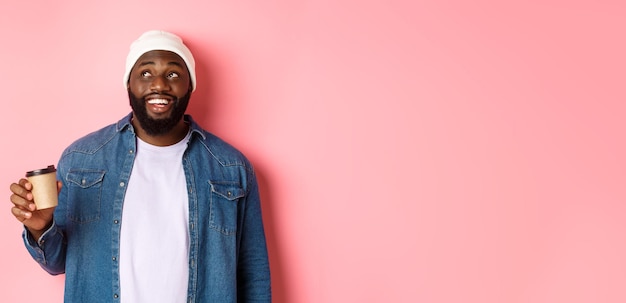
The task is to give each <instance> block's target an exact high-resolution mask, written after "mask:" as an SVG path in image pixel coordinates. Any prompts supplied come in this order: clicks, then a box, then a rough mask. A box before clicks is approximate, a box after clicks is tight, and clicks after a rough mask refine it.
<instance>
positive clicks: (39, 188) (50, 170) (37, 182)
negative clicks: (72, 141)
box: [26, 165, 59, 209]
mask: <svg viewBox="0 0 626 303" xmlns="http://www.w3.org/2000/svg"><path fill="white" fill-rule="evenodd" d="M56 171H57V170H56V168H54V165H50V166H48V167H47V168H43V169H37V170H33V171H29V172H27V173H26V178H27V179H28V182H30V183H31V184H32V185H33V190H32V191H31V192H32V193H33V200H34V202H35V205H37V209H46V208H50V207H55V206H57V205H58V204H59V193H58V190H57V174H56Z"/></svg>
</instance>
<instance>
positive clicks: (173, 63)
mask: <svg viewBox="0 0 626 303" xmlns="http://www.w3.org/2000/svg"><path fill="white" fill-rule="evenodd" d="M155 64H156V63H154V61H142V62H140V63H139V65H138V66H139V67H141V66H146V65H155ZM167 65H175V66H179V67H181V68H183V65H182V64H180V63H179V62H176V61H170V62H167Z"/></svg>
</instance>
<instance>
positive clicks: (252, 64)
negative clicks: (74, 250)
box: [0, 0, 626, 303]
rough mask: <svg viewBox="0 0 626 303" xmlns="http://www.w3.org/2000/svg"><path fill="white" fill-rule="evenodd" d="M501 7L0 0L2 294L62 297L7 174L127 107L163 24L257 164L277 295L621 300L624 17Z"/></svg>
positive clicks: (604, 7) (202, 97)
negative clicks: (135, 52)
mask: <svg viewBox="0 0 626 303" xmlns="http://www.w3.org/2000/svg"><path fill="white" fill-rule="evenodd" d="M470 2H471V4H470ZM504 2H507V3H508V4H504ZM513 2H514V1H495V0H494V1H485V0H478V1H409V0H406V1H400V0H385V1H383V0H380V1H368V0H365V1H356V0H354V1H349V0H341V1H337V0H335V1H329V0H308V1H306V0H295V1H294V0H289V1H287V0H282V1H281V0H273V1H272V0H270V1H192V0H177V1H174V2H172V1H108V2H106V4H101V5H95V4H92V3H91V2H90V1H82V0H80V1H79V0H59V1H43V0H41V1H3V3H2V5H1V8H0V12H1V13H0V14H1V15H2V18H0V37H2V48H1V50H0V54H2V72H0V83H2V94H3V98H2V99H3V102H2V106H3V111H2V112H3V113H4V115H3V117H2V119H0V132H1V138H2V143H1V144H2V158H1V161H2V163H1V167H2V174H0V184H2V186H3V187H4V193H5V195H6V196H5V203H6V204H5V210H4V211H2V212H0V227H1V228H0V237H1V239H0V242H1V243H2V258H1V259H0V268H2V277H3V279H2V281H3V282H2V283H1V284H0V292H1V293H2V301H3V302H44V300H47V301H46V302H61V300H62V294H63V277H62V276H61V277H51V276H48V275H47V274H46V273H44V271H43V270H41V269H40V268H39V267H38V265H37V264H36V263H35V262H34V261H32V260H31V259H30V256H28V254H27V253H26V251H25V249H24V248H23V245H22V242H21V238H20V232H21V228H22V227H21V225H20V224H19V223H18V222H17V221H15V219H14V218H13V216H12V215H11V214H10V203H9V200H8V196H9V194H10V192H9V190H8V187H9V184H10V183H11V182H14V181H17V180H18V179H19V178H20V177H21V176H23V174H24V172H25V171H26V170H30V169H33V168H37V167H40V166H45V165H48V164H56V161H57V160H58V157H59V155H60V153H61V151H62V150H63V148H64V147H65V146H67V145H68V144H69V143H70V142H71V141H73V140H75V139H76V138H78V137H80V136H82V135H84V134H86V133H88V132H91V131H93V130H95V129H98V128H100V127H102V126H104V125H107V124H109V123H112V122H114V121H117V120H118V119H119V118H121V117H122V116H123V115H125V114H126V113H128V112H129V110H130V108H129V106H128V99H127V96H126V92H125V90H124V88H123V87H122V73H123V68H124V60H125V56H126V53H127V50H128V46H129V44H130V42H131V41H133V40H134V39H135V38H136V37H137V36H138V35H139V34H140V33H142V32H143V31H145V30H148V29H157V28H158V29H166V30H170V31H173V32H176V33H178V34H180V35H181V36H182V37H183V38H184V39H185V40H186V41H187V43H188V44H189V46H190V48H191V49H192V51H194V53H195V56H196V59H197V61H198V63H199V64H198V79H199V80H198V81H199V84H198V90H197V91H196V93H195V94H194V95H193V97H192V105H191V109H190V112H191V113H192V114H193V115H194V116H195V117H196V118H197V120H199V121H200V122H201V123H202V124H203V125H204V126H205V127H206V128H207V129H209V130H211V131H213V132H214V133H216V134H217V135H219V136H221V137H222V138H224V139H226V140H227V141H229V142H231V143H232V144H234V145H235V146H237V147H238V148H239V149H241V150H242V151H243V152H244V153H246V154H247V155H248V157H249V158H250V160H251V161H252V162H253V163H254V164H255V166H256V168H257V170H258V174H259V178H260V184H261V194H262V198H263V208H264V217H265V220H266V226H267V232H268V241H269V249H270V261H271V267H272V274H273V276H272V280H273V288H274V298H275V300H274V302H279V303H286V302H482V303H485V302H487V303H496V302H498V303H500V302H533V303H541V302H625V301H626V292H625V291H624V285H625V284H626V257H625V256H626V244H625V242H624V229H625V227H626V220H625V214H626V204H625V203H624V202H626V192H625V190H624V189H625V187H624V184H625V182H626V160H625V157H624V155H625V154H626V144H625V143H624V139H623V138H624V136H623V134H624V130H625V129H626V125H625V123H626V122H625V121H626V120H625V119H624V114H625V112H626V105H625V102H624V100H626V98H625V97H626V93H625V91H626V89H625V85H624V80H625V77H624V73H625V71H626V59H625V58H626V56H625V54H626V42H625V41H626V38H625V37H626V31H625V28H626V7H625V5H624V4H621V3H623V1H608V0H606V1H603V0H600V1H598V0H594V1H591V0H588V1H585V0H580V1H558V0H547V1H515V2H519V3H513ZM102 3H104V2H102Z"/></svg>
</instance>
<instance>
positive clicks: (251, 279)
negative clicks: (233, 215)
mask: <svg viewBox="0 0 626 303" xmlns="http://www.w3.org/2000/svg"><path fill="white" fill-rule="evenodd" d="M248 185H249V186H250V188H249V192H248V195H246V198H245V199H246V200H245V201H244V203H243V206H244V215H243V222H242V224H241V226H240V227H241V234H240V237H241V238H240V243H239V258H238V259H239V260H238V264H237V298H238V299H237V301H238V302H267V303H269V302H271V301H272V291H271V281H270V268H269V261H268V255H267V244H266V242H265V231H264V228H263V218H262V216H261V203H260V202H261V201H260V197H259V191H258V185H257V181H256V177H255V175H254V172H252V173H251V174H250V176H249V180H248Z"/></svg>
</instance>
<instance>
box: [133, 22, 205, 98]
mask: <svg viewBox="0 0 626 303" xmlns="http://www.w3.org/2000/svg"><path fill="white" fill-rule="evenodd" d="M153 50H164V51H170V52H173V53H175V54H177V55H179V56H180V57H181V58H182V59H183V60H184V61H185V64H187V70H189V76H190V77H191V85H192V91H194V90H196V61H195V60H194V59H193V55H192V54H191V51H189V48H187V46H185V44H183V39H181V38H180V37H178V36H176V35H174V34H172V33H169V32H166V31H160V30H152V31H147V32H145V33H143V34H142V35H141V36H140V37H139V38H138V39H137V40H135V41H134V42H133V43H132V44H131V45H130V52H128V57H126V71H125V72H124V88H127V87H128V78H129V77H130V71H131V70H132V69H133V66H135V63H136V62H137V60H138V59H139V57H141V56H142V55H143V54H145V53H147V52H149V51H153Z"/></svg>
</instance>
